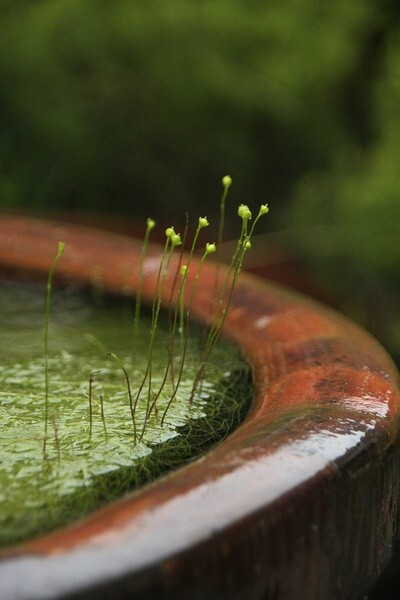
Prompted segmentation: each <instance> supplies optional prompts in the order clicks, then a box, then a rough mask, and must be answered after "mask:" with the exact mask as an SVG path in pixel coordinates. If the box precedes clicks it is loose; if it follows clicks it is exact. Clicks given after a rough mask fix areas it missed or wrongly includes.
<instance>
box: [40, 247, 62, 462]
mask: <svg viewBox="0 0 400 600" xmlns="http://www.w3.org/2000/svg"><path fill="white" fill-rule="evenodd" d="M64 250H65V244H64V242H58V247H57V254H56V256H55V258H54V260H53V262H52V264H51V266H50V270H49V274H48V277H47V288H46V304H45V320H44V336H43V337H44V406H45V408H44V441H43V452H46V443H47V430H48V421H49V321H50V308H51V290H52V284H53V275H54V271H55V268H56V266H57V263H58V261H59V260H60V258H61V256H62V255H63V254H64Z"/></svg>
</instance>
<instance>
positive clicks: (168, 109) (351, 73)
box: [0, 0, 400, 360]
mask: <svg viewBox="0 0 400 600" xmlns="http://www.w3.org/2000/svg"><path fill="white" fill-rule="evenodd" d="M0 10H1V19H0V119H1V123H0V128H1V135H0V165H1V166H0V202H1V208H2V209H3V210H5V211H10V210H11V211H22V212H30V213H32V212H33V213H35V212H39V213H41V214H48V215H53V214H56V213H57V211H61V212H63V211H67V212H69V211H76V212H78V213H85V212H91V211H93V212H95V213H102V214H108V213H112V214H113V215H115V214H117V215H118V214H125V215H129V218H132V220H135V219H136V220H137V219H141V218H142V217H147V216H149V215H150V216H153V217H154V218H156V219H157V220H159V221H161V222H170V221H179V220H181V219H182V216H183V214H184V211H185V210H186V209H187V210H188V211H189V212H190V214H191V215H193V217H197V216H198V215H199V214H203V213H206V214H208V216H209V218H212V217H215V216H216V215H217V214H218V202H219V194H220V191H221V186H220V180H221V176H222V175H225V174H226V173H230V174H231V175H232V177H233V179H234V185H233V186H232V193H231V196H230V200H229V202H230V203H231V204H232V206H236V205H237V203H239V202H243V201H245V202H249V203H250V204H251V205H253V206H258V204H259V203H260V202H268V203H269V204H270V207H271V213H270V216H269V221H268V225H267V226H266V229H267V230H268V232H269V233H267V234H265V235H263V236H260V238H259V240H258V242H257V245H256V253H255V255H254V258H253V261H254V265H255V266H256V267H257V268H258V270H260V269H261V270H262V268H263V265H268V264H269V265H270V264H271V263H273V262H274V261H275V262H276V263H277V264H278V263H279V261H281V262H282V263H291V265H292V271H293V269H294V270H295V271H296V273H298V274H299V277H300V278H303V280H304V281H305V282H306V283H305V285H303V288H307V287H309V288H310V290H311V291H313V290H314V289H317V290H318V292H317V295H319V296H320V297H323V298H325V299H327V300H328V301H330V302H331V303H332V304H334V305H335V306H338V307H339V308H340V309H341V310H344V311H345V312H346V313H347V314H349V315H350V316H352V317H353V318H355V319H356V320H358V321H359V322H360V323H362V324H364V325H365V326H366V327H367V328H369V329H370V330H371V331H372V332H373V333H375V335H377V336H378V337H379V338H380V339H381V340H382V342H383V343H384V344H385V346H386V347H387V348H388V349H389V351H390V352H391V353H392V355H393V356H394V357H395V358H396V359H397V360H399V359H400V308H399V305H400V243H399V240H398V231H399V222H400V203H399V200H400V178H399V170H400V169H399V167H400V18H399V14H398V12H399V11H398V6H397V3H396V2H394V1H393V2H385V1H379V0H351V1H349V0H335V2H330V1H328V0H315V1H310V0H285V1H283V0H269V2H258V1H253V0H208V1H205V0H197V1H196V2H189V1H188V0H168V1H167V0H146V2H140V1H138V0H136V1H135V0H113V2H109V1H105V0H0ZM232 212H233V213H234V212H235V211H234V210H233V208H232ZM234 219H235V217H234V215H232V217H230V220H231V221H232V223H229V222H228V224H227V228H228V231H230V230H231V231H233V227H234ZM124 220H125V221H126V216H125V217H124ZM277 248H278V250H277ZM267 272H268V269H267ZM303 273H304V275H303ZM300 287H301V286H300Z"/></svg>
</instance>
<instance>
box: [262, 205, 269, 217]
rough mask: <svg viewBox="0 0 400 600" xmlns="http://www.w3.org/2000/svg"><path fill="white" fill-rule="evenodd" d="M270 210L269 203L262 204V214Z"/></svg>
mask: <svg viewBox="0 0 400 600" xmlns="http://www.w3.org/2000/svg"><path fill="white" fill-rule="evenodd" d="M268 211H269V208H268V204H261V206H260V215H266V214H267V212H268Z"/></svg>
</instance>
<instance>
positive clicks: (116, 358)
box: [108, 352, 137, 444]
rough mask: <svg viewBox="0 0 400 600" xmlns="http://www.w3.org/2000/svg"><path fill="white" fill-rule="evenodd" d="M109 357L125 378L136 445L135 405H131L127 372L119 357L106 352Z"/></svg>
mask: <svg viewBox="0 0 400 600" xmlns="http://www.w3.org/2000/svg"><path fill="white" fill-rule="evenodd" d="M108 354H109V356H111V357H112V358H113V359H114V360H116V361H117V363H118V364H119V366H120V367H121V371H122V372H123V374H124V377H125V382H126V389H127V392H128V399H129V408H130V411H131V418H132V424H133V439H134V443H135V444H136V439H137V430H136V419H135V409H136V405H135V404H134V403H133V399H132V392H131V383H130V381H129V375H128V372H127V370H126V368H125V365H124V363H123V362H122V360H121V359H120V358H119V356H117V355H116V354H115V352H108Z"/></svg>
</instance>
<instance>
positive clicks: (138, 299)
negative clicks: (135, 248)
mask: <svg viewBox="0 0 400 600" xmlns="http://www.w3.org/2000/svg"><path fill="white" fill-rule="evenodd" d="M154 227H155V221H153V219H147V227H146V232H145V234H144V239H143V243H142V248H141V250H140V263H139V277H138V284H137V291H136V303H135V316H134V319H133V335H134V344H135V342H136V340H137V335H138V329H139V324H140V303H141V295H142V283H143V265H144V259H145V257H146V254H147V247H148V242H149V237H150V232H151V231H152V230H153V229H154Z"/></svg>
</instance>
